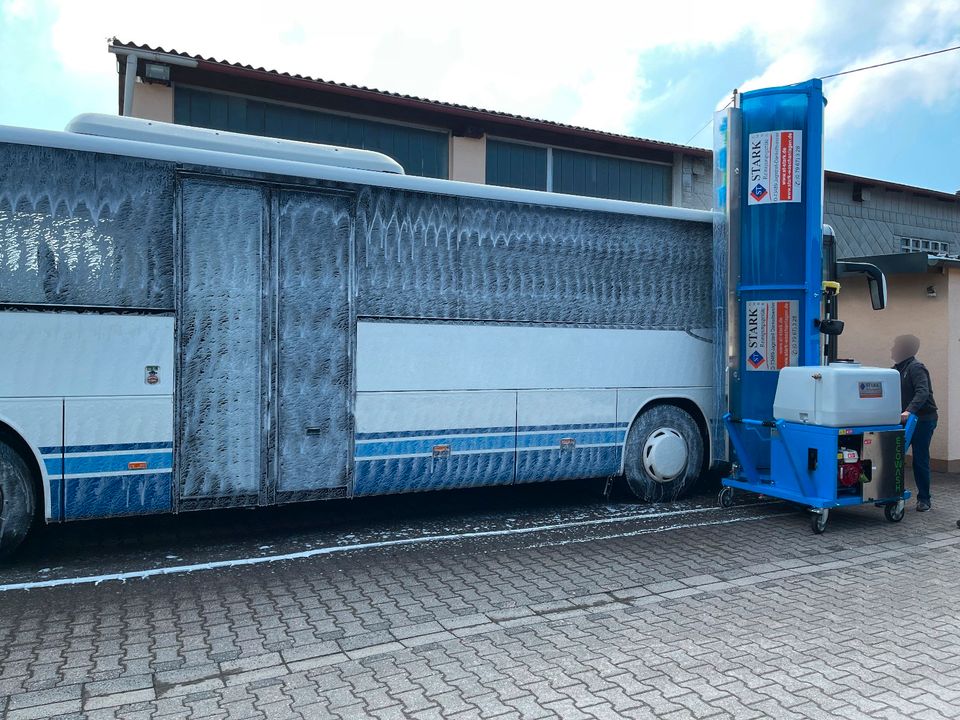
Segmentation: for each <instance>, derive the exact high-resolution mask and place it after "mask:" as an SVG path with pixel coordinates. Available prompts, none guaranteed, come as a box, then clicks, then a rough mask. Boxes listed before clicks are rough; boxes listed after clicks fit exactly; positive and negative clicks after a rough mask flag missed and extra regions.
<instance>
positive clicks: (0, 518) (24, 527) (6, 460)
mask: <svg viewBox="0 0 960 720" xmlns="http://www.w3.org/2000/svg"><path fill="white" fill-rule="evenodd" d="M35 513H36V496H35V495H34V492H33V478H32V477H31V472H30V467H29V466H28V465H27V463H26V461H25V460H24V459H23V457H22V456H21V455H20V453H18V452H17V451H16V450H14V449H13V448H12V447H10V446H9V445H7V444H6V443H4V442H0V558H3V557H6V556H8V555H10V554H11V553H12V552H13V551H14V550H16V549H17V547H18V546H19V545H20V543H22V542H23V540H24V538H25V537H27V533H29V532H30V527H31V525H33V519H34V516H35Z"/></svg>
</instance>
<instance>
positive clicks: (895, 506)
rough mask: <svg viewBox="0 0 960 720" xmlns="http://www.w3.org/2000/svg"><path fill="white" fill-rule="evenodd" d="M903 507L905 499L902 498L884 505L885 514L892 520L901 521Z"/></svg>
mask: <svg viewBox="0 0 960 720" xmlns="http://www.w3.org/2000/svg"><path fill="white" fill-rule="evenodd" d="M903 509H904V504H903V500H900V501H899V502H895V503H890V504H889V505H884V506H883V514H884V516H885V517H886V518H887V520H889V521H890V522H900V521H901V520H903Z"/></svg>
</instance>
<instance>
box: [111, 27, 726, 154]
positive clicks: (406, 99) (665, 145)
mask: <svg viewBox="0 0 960 720" xmlns="http://www.w3.org/2000/svg"><path fill="white" fill-rule="evenodd" d="M110 44H111V46H112V47H114V48H117V49H121V48H126V49H128V50H140V51H143V52H151V53H162V54H165V55H175V56H178V57H182V58H189V59H191V60H196V61H197V62H198V63H203V64H204V69H220V70H224V69H232V70H242V71H247V72H252V73H262V74H265V75H270V76H272V77H273V78H275V79H277V80H281V81H283V80H292V81H298V82H307V83H312V84H315V85H317V86H320V87H323V88H324V89H327V90H331V91H334V92H343V91H348V92H351V93H364V94H369V95H372V96H376V97H377V99H380V100H385V101H391V100H392V101H401V102H403V103H404V104H410V103H416V104H417V105H420V106H422V107H423V108H428V109H432V110H435V111H441V112H443V111H455V112H457V113H469V114H472V115H474V116H476V119H478V120H481V119H483V118H487V119H494V120H500V121H513V122H521V123H525V124H530V125H536V126H539V127H547V128H552V129H556V130H558V131H561V132H575V133H578V134H589V135H591V136H594V137H596V138H598V139H607V140H612V141H615V142H628V143H631V144H641V145H644V146H647V147H650V148H655V149H660V150H669V151H673V152H684V153H687V154H693V155H700V156H704V157H706V156H710V155H711V154H712V153H711V151H710V150H706V149H704V148H698V147H692V146H690V145H679V144H677V143H669V142H664V141H662V140H650V139H648V138H641V137H636V136H633V135H624V134H620V133H612V132H606V131H603V130H594V129H592V128H586V127H581V126H579V125H568V124H565V123H560V122H556V121H554V120H542V119H539V118H533V117H527V116H525V115H515V114H513V113H506V112H500V111H498V110H487V109H485V108H479V107H474V106H471V105H461V104H458V103H449V102H442V101H440V100H430V99H429V98H422V97H418V96H416V95H404V94H402V93H395V92H390V91H389V90H379V89H377V88H371V87H365V86H363V85H351V84H349V83H339V82H334V81H331V80H323V79H321V78H314V77H310V76H309V75H300V74H296V73H288V72H282V71H280V70H270V69H267V68H264V67H254V66H253V65H246V64H243V63H237V62H231V61H229V60H219V59H217V58H214V57H204V56H203V55H193V54H190V53H186V52H182V51H180V50H176V49H170V50H166V49H164V48H162V47H153V46H150V45H140V44H137V43H131V42H123V41H121V40H118V39H117V38H113V39H112V40H111V41H110ZM118 54H121V55H122V54H123V53H122V52H121V53H118ZM198 67H199V66H198Z"/></svg>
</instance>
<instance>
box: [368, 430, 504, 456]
mask: <svg viewBox="0 0 960 720" xmlns="http://www.w3.org/2000/svg"><path fill="white" fill-rule="evenodd" d="M434 445H449V446H450V451H451V452H464V451H468V450H473V451H477V450H513V448H514V447H515V446H516V437H515V435H514V434H513V433H512V432H511V433H510V434H508V435H506V434H505V435H482V436H480V437H456V436H450V437H444V436H437V437H434V438H427V439H425V440H385V441H383V442H370V443H363V444H360V445H356V446H355V455H356V457H357V458H358V459H359V458H364V457H376V456H380V455H430V454H432V453H433V447H434Z"/></svg>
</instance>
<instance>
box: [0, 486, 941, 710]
mask: <svg viewBox="0 0 960 720" xmlns="http://www.w3.org/2000/svg"><path fill="white" fill-rule="evenodd" d="M958 481H960V478H958V477H956V476H945V475H940V476H936V478H935V484H934V495H935V509H934V511H933V512H930V513H926V514H918V513H916V512H914V511H913V509H912V506H911V508H910V510H909V512H908V515H907V517H906V519H905V520H904V521H903V522H902V523H900V524H890V523H887V522H886V521H885V520H884V519H883V514H882V512H880V511H879V510H877V509H875V508H872V507H865V508H857V509H853V510H849V511H845V512H837V513H835V514H834V516H833V517H832V518H831V520H830V526H829V528H828V530H827V533H826V534H824V535H821V536H815V535H813V534H812V533H811V532H810V529H809V522H808V518H807V517H806V515H805V514H804V513H798V512H794V511H791V510H790V509H789V508H787V507H785V506H783V505H781V504H758V503H755V502H752V501H750V502H748V504H745V505H742V506H738V507H735V508H732V509H730V510H719V509H713V508H708V507H706V506H704V505H698V504H697V503H693V504H689V505H682V506H678V507H674V508H670V507H661V508H653V509H649V510H647V511H646V512H641V511H642V510H643V509H642V508H633V509H632V511H628V509H627V508H626V507H625V506H623V507H621V506H616V507H614V508H613V509H610V508H609V507H607V508H606V509H603V507H601V506H597V507H593V508H591V507H585V508H577V507H576V506H573V505H571V506H565V507H561V508H560V510H557V508H556V507H552V508H551V509H550V510H549V511H548V512H545V513H543V514H541V515H539V516H538V515H537V513H532V514H531V513H528V514H526V515H521V516H515V515H513V514H510V513H507V514H505V515H503V516H502V517H501V524H500V526H499V528H498V526H497V515H496V513H492V514H484V513H483V512H479V511H478V514H477V518H479V519H477V520H476V522H472V521H471V516H470V514H469V513H465V514H464V513H463V512H459V511H458V512H459V514H456V515H455V519H456V526H454V523H453V521H452V520H450V519H449V518H448V520H447V523H446V525H443V528H444V529H445V530H446V532H445V533H444V535H445V536H444V537H438V536H437V534H434V535H429V536H428V535H424V534H420V535H417V534H415V533H414V534H410V533H409V532H407V530H404V529H402V532H401V535H402V536H403V539H405V541H406V540H409V541H410V542H404V543H402V544H400V543H393V544H390V545H387V546H373V547H370V546H368V547H367V548H366V549H354V550H342V551H338V552H335V553H330V554H315V555H314V556H313V557H309V558H306V559H301V560H290V561H283V562H266V561H265V559H266V555H263V554H261V555H258V556H257V557H259V558H260V560H261V561H263V562H262V564H257V565H250V566H241V567H227V568H221V569H215V570H202V571H196V572H190V573H180V574H173V575H166V576H160V577H151V578H149V579H144V580H131V581H128V582H125V583H121V582H103V583H101V584H97V585H95V584H92V583H87V584H80V585H73V586H64V587H55V588H47V589H34V590H29V591H27V590H7V591H4V592H0V715H2V716H4V717H7V718H10V720H14V719H20V718H49V717H55V716H69V717H89V718H115V717H120V718H125V719H129V720H135V719H139V718H172V717H190V718H237V719H239V718H300V717H304V718H315V717H343V718H353V717H373V718H401V717H415V718H437V717H457V718H472V717H482V718H521V717H522V718H540V717H561V718H615V717H630V718H644V717H650V718H652V717H662V718H687V717H736V718H753V717H776V718H794V717H812V718H818V717H824V718H827V717H830V718H833V717H843V718H860V717H869V718H900V717H916V718H923V719H931V720H933V719H936V718H954V717H957V716H958V714H960V575H958V572H957V568H958V563H960V531H958V530H957V528H956V526H955V521H956V519H957V517H960V482H958ZM541 490H542V491H543V492H545V493H549V492H551V491H550V488H549V487H544V488H541ZM316 508H317V509H316V512H317V513H321V512H323V511H322V509H320V508H322V506H316ZM298 512H299V511H298ZM360 516H362V513H361V515H358V517H360ZM278 517H281V518H282V517H283V516H282V515H280V516H278ZM517 517H519V518H520V519H519V520H518V519H517ZM347 520H349V518H347ZM431 522H434V521H433V520H431V521H429V522H426V521H425V525H430V523H431ZM437 522H439V521H437ZM401 524H403V523H401ZM441 524H442V523H441ZM91 527H95V528H100V529H101V530H103V531H108V530H109V526H108V525H101V526H91ZM437 527H438V528H439V527H440V526H439V525H438V526H437ZM347 529H348V527H347V525H344V524H341V525H338V526H337V529H336V532H337V533H339V534H337V535H336V537H335V538H334V539H333V542H335V543H336V546H339V547H341V549H342V548H343V547H344V545H345V544H349V543H348V542H347V541H346V540H345V538H349V537H350V535H351V534H350V533H347V532H346V531H347ZM508 530H511V531H515V530H521V532H507V531H508ZM65 532H67V534H66V535H58V534H57V533H56V532H54V533H52V534H50V535H48V536H46V537H47V539H46V540H43V541H41V543H40V547H42V546H43V543H52V542H54V541H55V540H56V539H57V538H61V539H62V538H70V537H73V536H72V535H70V534H69V533H70V532H75V531H65ZM304 532H305V531H304V530H303V528H302V527H298V528H296V529H295V530H293V531H291V534H292V535H296V536H299V537H301V538H303V537H305V536H304ZM324 532H327V530H324ZM331 532H332V531H331ZM344 533H346V534H344ZM458 533H459V534H460V535H462V536H461V537H456V536H457V535H458ZM352 535H353V536H355V537H357V538H358V539H359V540H360V541H363V540H364V535H363V532H361V531H360V530H358V531H357V532H356V533H353V534H352ZM209 537H210V536H209V534H202V533H198V538H209ZM271 537H279V536H278V535H277V534H276V533H274V534H273V535H271ZM324 537H326V536H324ZM332 537H333V536H330V537H327V539H328V540H330V539H331V538H332ZM248 539H249V538H248ZM201 542H204V540H197V541H195V542H194V545H196V544H199V543H201ZM298 542H301V543H306V544H307V545H309V546H311V547H314V548H318V547H320V546H319V545H318V544H317V542H319V541H318V539H317V537H313V536H310V538H309V539H307V540H303V539H301V540H300V541H298ZM177 543H178V545H177V547H178V552H181V553H185V552H186V549H185V548H187V546H188V545H189V537H186V536H185V535H181V536H178V539H177ZM354 544H356V543H354ZM211 545H216V543H213V542H212V543H211ZM90 547H95V548H96V552H93V553H92V554H94V555H96V556H97V558H98V560H97V562H98V563H100V565H102V566H104V567H106V565H109V564H110V563H109V555H110V551H109V545H108V544H106V543H104V544H97V543H92V544H87V545H85V544H84V543H82V542H81V543H78V544H77V545H76V547H75V548H74V550H73V552H75V553H76V554H78V555H82V554H84V553H85V552H86V548H90ZM331 547H333V545H331ZM258 548H259V546H258ZM115 550H116V555H117V556H118V557H119V558H121V559H122V560H123V562H124V563H129V562H132V559H133V558H139V559H141V560H142V559H144V557H141V556H142V555H143V548H142V547H140V548H139V549H138V550H137V551H136V553H134V554H130V552H129V551H128V550H127V549H126V548H125V546H124V543H123V542H120V543H118V544H117V546H116V548H115ZM210 552H211V554H212V556H213V557H218V558H220V557H225V555H226V552H227V551H225V550H224V549H223V547H212V548H211V549H210ZM264 552H266V551H264ZM31 553H32V554H31ZM38 553H39V550H37V547H34V549H33V550H30V551H29V552H28V554H27V556H25V559H23V560H22V561H21V564H19V565H14V566H12V567H7V568H2V569H0V583H9V582H10V581H11V580H15V581H19V580H20V579H22V578H23V577H26V576H27V575H30V576H34V575H36V573H35V572H34V563H36V561H37V558H38ZM51 553H53V550H52V548H51ZM137 553H139V555H138V554H137ZM151 553H153V554H151ZM192 553H193V555H192V557H193V559H200V558H202V556H203V548H202V547H197V548H194V549H193V551H192ZM53 554H54V555H55V556H56V561H57V562H58V563H61V567H59V568H50V569H49V571H48V573H46V574H53V575H56V576H57V577H59V578H66V577H67V576H68V575H69V572H66V573H65V569H66V570H80V571H82V572H83V573H89V572H90V571H91V569H92V566H89V565H88V564H84V560H83V558H79V557H78V558H76V559H75V560H76V561H75V563H74V564H73V565H71V564H70V562H68V561H70V548H61V549H60V550H59V552H58V553H53ZM147 555H149V556H150V557H147V558H146V560H147V561H148V562H147V564H146V565H144V566H143V567H151V566H153V565H154V563H155V562H156V558H155V557H154V555H155V552H154V551H153V550H151V551H150V552H148V553H147ZM178 557H179V556H178ZM111 568H112V569H115V567H114V566H111ZM124 569H127V570H130V569H134V568H132V567H130V566H129V564H126V565H124Z"/></svg>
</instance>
